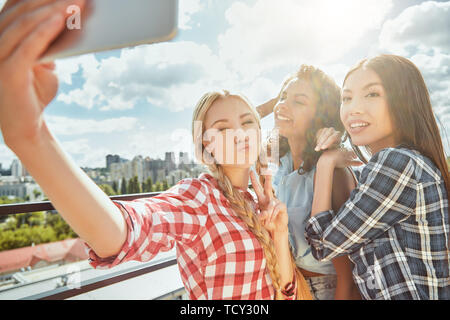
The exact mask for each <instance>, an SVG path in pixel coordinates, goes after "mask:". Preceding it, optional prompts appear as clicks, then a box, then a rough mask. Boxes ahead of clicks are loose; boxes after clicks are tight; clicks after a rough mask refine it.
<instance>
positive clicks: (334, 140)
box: [320, 129, 341, 150]
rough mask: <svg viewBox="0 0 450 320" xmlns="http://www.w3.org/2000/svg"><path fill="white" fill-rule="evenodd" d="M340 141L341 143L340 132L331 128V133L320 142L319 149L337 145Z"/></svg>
mask: <svg viewBox="0 0 450 320" xmlns="http://www.w3.org/2000/svg"><path fill="white" fill-rule="evenodd" d="M340 143H341V133H340V132H339V131H336V130H334V129H333V133H331V134H330V136H329V137H328V138H327V139H326V140H325V141H323V142H322V143H321V145H320V149H321V150H326V149H329V148H330V147H333V146H334V147H338V146H339V145H340Z"/></svg>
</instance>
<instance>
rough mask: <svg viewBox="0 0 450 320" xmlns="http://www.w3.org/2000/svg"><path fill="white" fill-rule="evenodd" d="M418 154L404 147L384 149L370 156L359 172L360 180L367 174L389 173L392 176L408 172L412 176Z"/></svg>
mask: <svg viewBox="0 0 450 320" xmlns="http://www.w3.org/2000/svg"><path fill="white" fill-rule="evenodd" d="M419 157H420V153H418V152H417V151H415V150H413V149H408V148H405V147H395V148H385V149H382V150H380V151H379V152H377V153H376V154H375V155H373V156H372V158H371V159H370V161H369V162H368V163H367V165H366V166H365V168H364V169H363V170H362V172H361V178H363V177H364V175H365V174H368V173H369V172H372V173H378V172H379V173H389V172H390V173H391V174H392V175H397V174H402V173H406V172H408V173H409V174H414V172H415V168H416V166H417V161H418V159H419Z"/></svg>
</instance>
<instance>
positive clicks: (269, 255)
mask: <svg viewBox="0 0 450 320" xmlns="http://www.w3.org/2000/svg"><path fill="white" fill-rule="evenodd" d="M227 97H236V98H239V99H241V100H242V101H244V102H245V103H246V104H247V105H248V107H249V109H250V110H251V112H252V114H253V115H254V117H255V119H256V120H257V123H258V126H259V127H260V129H261V125H260V117H259V114H258V112H257V111H256V109H255V108H253V107H252V106H251V104H250V103H249V101H248V100H247V99H246V98H245V97H244V96H242V95H236V94H233V95H231V94H230V93H229V92H228V91H225V90H224V91H223V93H222V92H209V93H206V94H204V95H203V97H202V98H201V99H200V101H199V102H198V103H197V106H196V107H195V110H194V114H193V117H192V136H193V139H194V142H195V140H196V139H200V140H197V142H199V141H200V142H202V140H201V139H202V137H203V133H204V130H205V128H204V126H203V121H204V119H205V116H206V113H207V112H208V110H209V108H210V107H211V105H212V104H213V103H214V101H216V100H217V99H223V98H227ZM196 121H200V122H201V123H202V124H201V126H202V127H201V130H199V132H196V130H195V128H194V126H195V122H196ZM197 123H198V122H197ZM197 130H198V128H197ZM259 139H260V138H259ZM199 145H201V148H196V152H195V156H196V157H197V159H198V160H199V161H200V162H201V163H203V164H205V165H206V166H207V168H208V169H209V171H210V173H211V175H212V176H213V177H214V178H216V179H217V181H218V184H219V187H220V189H221V190H222V192H223V194H224V196H225V197H226V198H227V200H228V201H229V202H230V204H231V207H232V208H233V210H234V211H235V212H236V213H237V214H238V216H239V217H240V218H241V219H242V221H244V222H245V224H246V225H247V227H248V228H249V229H250V231H251V232H252V233H253V234H254V235H255V237H256V238H257V239H258V241H259V243H260V244H261V246H262V248H263V251H264V255H265V258H266V261H267V267H268V269H269V272H270V276H271V279H272V284H273V287H274V288H275V290H277V291H279V290H280V274H279V272H278V260H277V256H276V253H275V248H274V244H273V241H272V238H271V237H270V234H269V232H268V231H267V230H266V229H265V228H264V226H263V225H262V224H261V222H260V221H259V219H258V217H257V215H256V214H255V212H254V211H253V209H252V207H251V206H250V204H249V203H248V201H247V200H246V199H245V198H244V197H243V195H242V194H241V193H240V192H239V189H238V188H236V187H234V186H233V185H232V184H231V181H230V179H229V178H228V177H227V176H226V175H225V174H224V171H223V167H222V165H220V164H217V163H216V162H215V161H212V162H211V161H208V163H205V161H204V158H203V156H204V155H205V151H204V146H203V143H200V144H199ZM209 156H210V155H209ZM210 157H211V158H212V156H210ZM266 167H267V164H263V163H262V161H261V154H260V155H259V156H258V159H257V161H256V165H255V169H256V172H257V174H258V175H259V177H260V181H261V183H262V184H263V185H264V176H263V175H262V174H261V171H262V168H266Z"/></svg>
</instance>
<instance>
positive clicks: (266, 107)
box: [256, 97, 278, 119]
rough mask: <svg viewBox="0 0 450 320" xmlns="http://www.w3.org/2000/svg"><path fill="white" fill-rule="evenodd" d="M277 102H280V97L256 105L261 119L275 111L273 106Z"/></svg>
mask: <svg viewBox="0 0 450 320" xmlns="http://www.w3.org/2000/svg"><path fill="white" fill-rule="evenodd" d="M277 102H278V97H277V98H273V99H270V100H269V101H267V102H265V103H263V104H261V105H259V106H257V107H256V111H258V113H259V116H260V117H261V119H262V118H264V117H266V116H268V115H269V114H271V113H272V112H273V108H274V107H275V105H276V104H277Z"/></svg>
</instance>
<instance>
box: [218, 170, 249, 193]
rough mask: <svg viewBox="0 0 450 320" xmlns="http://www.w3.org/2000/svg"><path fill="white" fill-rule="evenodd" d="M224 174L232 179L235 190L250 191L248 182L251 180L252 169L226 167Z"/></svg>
mask: <svg viewBox="0 0 450 320" xmlns="http://www.w3.org/2000/svg"><path fill="white" fill-rule="evenodd" d="M222 168H223V173H224V174H225V175H226V176H227V177H228V179H230V181H231V184H232V185H233V187H235V188H239V189H241V190H247V189H248V180H249V179H250V168H235V167H227V166H224V167H222Z"/></svg>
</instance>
